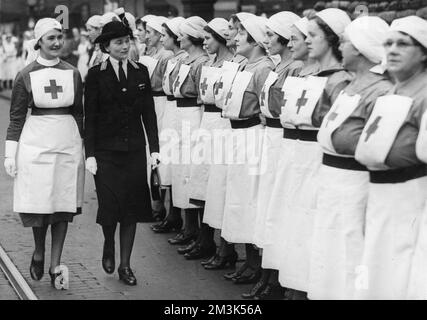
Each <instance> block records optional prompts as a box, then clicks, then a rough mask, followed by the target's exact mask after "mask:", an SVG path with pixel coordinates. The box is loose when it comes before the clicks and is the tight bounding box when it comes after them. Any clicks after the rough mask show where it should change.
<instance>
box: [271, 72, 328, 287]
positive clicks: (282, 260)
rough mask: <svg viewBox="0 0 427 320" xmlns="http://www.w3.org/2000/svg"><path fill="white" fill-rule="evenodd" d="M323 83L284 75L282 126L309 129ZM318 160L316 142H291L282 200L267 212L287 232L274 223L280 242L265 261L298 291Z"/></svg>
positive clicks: (304, 277)
mask: <svg viewBox="0 0 427 320" xmlns="http://www.w3.org/2000/svg"><path fill="white" fill-rule="evenodd" d="M326 82H327V78H323V77H313V76H309V77H307V78H295V77H288V78H286V80H285V83H284V85H283V88H282V91H283V92H284V99H285V100H286V103H284V106H283V107H282V113H281V116H280V117H281V122H282V125H285V126H289V124H291V125H294V126H299V127H300V128H307V129H308V128H311V129H312V121H311V119H312V113H313V111H314V109H315V107H316V105H317V102H318V101H319V98H320V96H321V94H322V92H323V90H324V87H325V85H326ZM285 140H286V139H285ZM321 160H322V151H321V148H320V145H319V144H318V143H317V142H315V141H302V140H296V141H294V148H293V149H292V150H291V153H290V154H288V157H286V159H285V163H284V166H285V170H287V176H285V177H283V179H284V180H285V182H284V184H283V190H282V194H283V198H282V199H283V202H282V203H281V204H280V203H279V204H278V203H277V202H275V204H274V205H273V207H272V208H269V211H270V210H272V209H273V208H276V209H278V211H277V212H280V213H281V215H282V219H284V221H283V222H282V223H284V224H285V225H286V228H285V230H286V234H284V235H281V234H280V232H283V231H281V229H282V230H283V224H282V225H278V226H275V232H274V233H273V236H274V235H275V234H279V235H278V236H277V237H276V238H275V240H276V239H279V241H277V240H276V241H275V242H273V244H272V245H271V246H270V248H268V249H266V250H264V252H265V253H267V257H266V261H267V262H268V261H269V260H270V261H273V263H272V264H273V265H274V266H277V265H279V268H277V269H279V281H280V283H281V284H282V285H283V286H285V287H287V288H291V289H295V290H299V291H307V289H308V277H309V266H310V256H311V245H312V242H311V241H312V235H313V224H314V215H315V210H316V199H317V190H318V186H317V183H318V181H317V178H318V170H319V168H320V164H321ZM277 212H276V214H277ZM272 214H274V213H272ZM274 260H275V261H274Z"/></svg>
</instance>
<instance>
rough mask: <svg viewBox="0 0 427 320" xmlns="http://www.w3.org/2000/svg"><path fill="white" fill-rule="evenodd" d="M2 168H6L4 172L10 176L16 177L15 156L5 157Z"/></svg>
mask: <svg viewBox="0 0 427 320" xmlns="http://www.w3.org/2000/svg"><path fill="white" fill-rule="evenodd" d="M4 168H5V169H6V173H7V174H8V175H9V176H11V177H12V178H15V177H16V173H17V171H16V161H15V158H6V159H5V160H4Z"/></svg>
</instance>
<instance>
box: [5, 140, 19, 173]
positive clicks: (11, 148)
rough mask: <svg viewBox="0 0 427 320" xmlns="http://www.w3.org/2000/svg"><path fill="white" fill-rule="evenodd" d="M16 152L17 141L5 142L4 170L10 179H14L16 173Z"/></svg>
mask: <svg viewBox="0 0 427 320" xmlns="http://www.w3.org/2000/svg"><path fill="white" fill-rule="evenodd" d="M17 150H18V142H17V141H11V140H6V144H5V160H4V168H5V169H6V173H7V174H8V175H9V176H11V177H12V178H15V177H16V173H17V168H16V152H17Z"/></svg>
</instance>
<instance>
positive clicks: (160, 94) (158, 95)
mask: <svg viewBox="0 0 427 320" xmlns="http://www.w3.org/2000/svg"><path fill="white" fill-rule="evenodd" d="M153 97H166V94H165V93H164V92H163V91H153Z"/></svg>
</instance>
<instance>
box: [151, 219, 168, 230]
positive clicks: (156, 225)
mask: <svg viewBox="0 0 427 320" xmlns="http://www.w3.org/2000/svg"><path fill="white" fill-rule="evenodd" d="M166 221H167V220H163V221H162V222H159V223H156V224H152V225H151V226H150V229H151V230H154V229H157V228H160V227H161V226H163V225H164V224H165V223H166Z"/></svg>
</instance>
